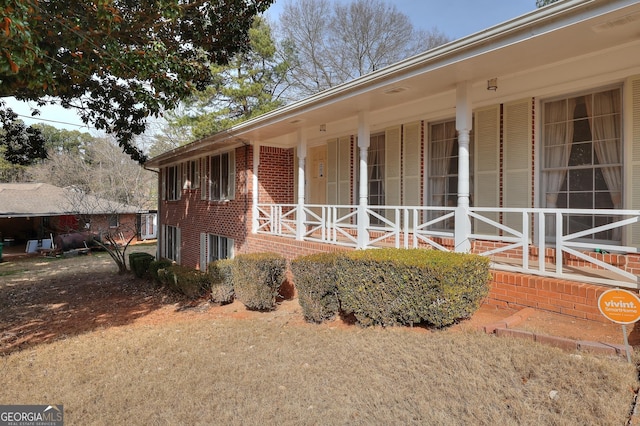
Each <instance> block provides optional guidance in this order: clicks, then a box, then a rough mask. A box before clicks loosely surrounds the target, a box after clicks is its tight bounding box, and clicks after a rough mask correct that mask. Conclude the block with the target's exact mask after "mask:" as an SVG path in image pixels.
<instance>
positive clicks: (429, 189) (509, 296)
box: [147, 0, 640, 319]
mask: <svg viewBox="0 0 640 426" xmlns="http://www.w3.org/2000/svg"><path fill="white" fill-rule="evenodd" d="M639 27H640V3H639V2H637V1H624V0H611V1H609V0H598V1H594V0H564V1H560V2H558V3H555V4H553V5H550V6H547V7H544V8H541V9H538V10H535V11H532V12H530V13H528V14H526V15H523V16H520V17H518V18H515V19H513V20H511V21H508V22H505V23H503V24H500V25H498V26H495V27H492V28H488V29H486V30H484V31H481V32H479V33H476V34H472V35H470V36H467V37H465V38H462V39H460V40H456V41H453V42H450V43H448V44H446V45H443V46H440V47H437V48H435V49H432V50H430V51H427V52H424V53H423V54H420V55H417V56H415V57H412V58H409V59H406V60H404V61H402V62H400V63H397V64H394V65H391V66H389V67H387V68H384V69H381V70H378V71H376V72H373V73H371V74H368V75H365V76H363V77H361V78H358V79H356V80H353V81H351V82H348V83H345V84H343V85H340V86H337V87H334V88H332V89H329V90H327V91H324V92H321V93H318V94H317V95H314V96H312V97H309V98H307V99H303V100H301V101H299V102H296V103H293V104H290V105H287V106H285V107H283V108H280V109H278V110H276V111H272V112H270V113H267V114H265V115H262V116H260V117H257V118H255V119H252V120H250V121H247V122H244V123H242V124H240V125H238V126H235V127H233V128H231V129H229V130H228V131H225V132H221V133H218V134H214V135H211V136H210V137H207V138H205V139H202V140H199V141H196V142H193V143H191V144H188V145H186V146H183V147H180V148H177V149H174V150H172V151H170V152H167V153H164V154H162V155H160V156H158V157H155V158H153V159H151V160H150V161H149V162H148V163H147V167H151V168H155V169H157V170H159V172H160V173H159V191H160V193H161V194H162V196H161V199H160V201H159V206H158V214H159V229H160V235H159V250H160V254H161V255H162V256H164V257H167V258H170V259H174V260H176V261H178V262H179V263H181V264H183V265H186V266H190V267H194V268H204V267H205V266H206V264H207V263H208V262H209V261H211V260H213V259H217V258H224V257H231V256H233V255H234V254H238V253H247V252H256V251H274V252H279V253H281V254H283V255H285V256H287V257H288V258H294V257H296V256H298V255H303V254H309V253H314V252H320V251H327V250H345V249H366V248H370V247H378V246H395V247H419V248H431V249H438V250H452V251H459V252H474V253H478V254H481V255H485V256H489V257H490V258H491V260H492V267H493V271H494V282H493V283H492V290H491V294H490V298H489V302H490V303H494V304H496V305H501V306H505V305H518V306H533V307H536V308H540V309H548V310H552V311H556V312H562V313H565V314H568V315H574V316H577V317H581V318H591V319H601V316H600V314H599V312H598V309H597V306H596V302H595V301H596V300H597V297H598V295H599V294H601V293H602V292H603V291H604V290H605V289H607V288H608V287H609V286H621V287H626V288H630V289H637V288H638V273H639V272H640V257H639V256H638V245H639V244H640V224H639V223H638V218H639V217H640V185H639V184H638V182H640V32H639V31H638V28H639ZM634 183H635V185H634Z"/></svg>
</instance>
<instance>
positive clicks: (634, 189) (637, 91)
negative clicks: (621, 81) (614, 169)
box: [623, 75, 640, 246]
mask: <svg viewBox="0 0 640 426" xmlns="http://www.w3.org/2000/svg"><path fill="white" fill-rule="evenodd" d="M625 89H626V90H625V91H626V92H627V93H626V96H625V98H626V99H628V101H627V103H626V104H625V106H626V107H627V108H624V109H623V111H624V112H625V115H624V118H627V117H628V120H625V121H628V122H630V123H631V125H630V126H628V127H627V132H631V134H627V133H625V140H627V139H629V140H630V143H629V144H628V145H627V146H629V147H630V148H631V149H630V150H631V155H629V156H627V155H625V157H630V160H628V161H629V162H630V164H629V167H628V169H629V171H628V172H627V173H625V176H626V179H625V181H624V183H625V184H626V191H625V193H626V194H627V199H628V200H629V201H630V202H627V203H626V208H628V209H633V210H639V209H640V185H639V184H638V182H640V75H638V76H634V77H632V78H630V79H629V80H628V82H627V84H626V85H625ZM626 109H630V111H628V112H627V111H626ZM629 234H630V235H629ZM625 236H626V238H627V240H626V241H625V242H624V243H625V245H628V246H639V245H640V224H639V223H635V224H633V226H631V231H630V232H629V231H627V234H626V235H625Z"/></svg>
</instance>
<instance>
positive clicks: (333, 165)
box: [327, 139, 338, 204]
mask: <svg viewBox="0 0 640 426" xmlns="http://www.w3.org/2000/svg"><path fill="white" fill-rule="evenodd" d="M327 203H328V204H338V140H337V139H332V140H329V141H327Z"/></svg>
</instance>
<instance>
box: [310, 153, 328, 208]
mask: <svg viewBox="0 0 640 426" xmlns="http://www.w3.org/2000/svg"><path fill="white" fill-rule="evenodd" d="M309 165H310V167H309V170H308V172H307V179H308V182H309V197H308V203H309V204H326V203H327V146H326V145H322V146H316V147H313V148H310V149H309Z"/></svg>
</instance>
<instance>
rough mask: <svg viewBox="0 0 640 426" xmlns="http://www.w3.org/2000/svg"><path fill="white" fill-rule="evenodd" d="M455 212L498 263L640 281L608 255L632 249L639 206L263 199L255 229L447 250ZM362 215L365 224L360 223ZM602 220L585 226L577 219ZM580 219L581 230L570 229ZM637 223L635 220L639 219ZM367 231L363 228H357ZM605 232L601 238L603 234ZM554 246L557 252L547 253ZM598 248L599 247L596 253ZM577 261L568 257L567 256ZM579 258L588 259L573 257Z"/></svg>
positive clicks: (358, 244) (614, 281)
mask: <svg viewBox="0 0 640 426" xmlns="http://www.w3.org/2000/svg"><path fill="white" fill-rule="evenodd" d="M456 215H467V216H468V220H469V221H470V222H471V224H472V227H471V232H470V233H469V234H468V235H467V236H466V238H468V239H469V240H470V241H471V242H472V243H473V252H475V253H478V254H480V255H482V256H488V257H490V258H491V260H492V267H493V268H494V269H498V270H506V271H514V272H522V273H528V274H534V275H542V276H549V277H556V278H564V279H572V280H579V281H583V282H591V283H598V284H606V285H612V286H620V287H628V288H640V285H639V283H640V281H639V279H638V276H637V275H634V274H633V273H631V272H629V271H627V270H625V269H623V268H620V267H618V266H617V265H615V264H612V263H607V262H606V261H605V259H607V258H611V256H609V257H607V256H605V255H604V254H605V253H609V254H633V253H638V252H639V251H638V248H637V247H634V246H630V245H623V244H622V243H620V242H613V241H612V239H611V238H612V237H613V238H614V239H617V240H618V241H625V240H626V239H627V237H628V235H629V234H630V232H628V231H629V229H630V227H632V226H640V223H638V222H639V221H640V211H638V210H575V209H516V208H489V207H472V208H469V209H468V210H464V209H459V208H455V207H410V206H367V207H366V208H365V214H364V215H359V214H358V206H353V205H310V204H305V205H303V206H302V207H300V206H299V205H297V204H261V205H258V206H257V218H256V223H257V225H256V228H255V229H256V232H257V233H259V234H270V235H276V236H280V237H287V238H297V239H299V240H304V241H314V242H321V243H327V244H335V245H341V246H345V247H353V248H374V247H384V246H386V247H396V248H417V247H430V248H433V249H437V250H450V249H452V244H453V241H454V240H459V239H460V238H461V236H460V235H456V232H460V229H456V228H455V227H454V223H456V221H457V220H459V219H460V217H458V218H456ZM360 217H362V218H364V220H362V219H361V223H360V224H359V223H358V220H359V218H360ZM581 218H582V219H585V218H586V219H589V220H592V221H595V222H596V223H598V222H600V223H602V224H600V225H598V224H596V225H593V226H584V224H581V223H578V222H579V220H580V219H581ZM576 223H577V224H578V225H581V229H580V230H573V229H572V228H575V227H576ZM634 224H635V225H634ZM361 233H364V234H365V235H364V238H363V235H359V234H361ZM603 236H604V237H603ZM547 249H552V250H551V253H553V255H550V256H547V257H546V258H545V255H546V254H547V252H548V250H547ZM595 253H600V254H599V255H595ZM567 257H572V258H573V259H574V261H573V262H570V263H567V262H566V258H567ZM578 262H582V263H583V264H584V266H575V265H574V264H576V263H578Z"/></svg>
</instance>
